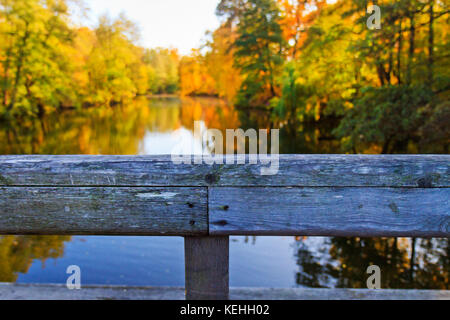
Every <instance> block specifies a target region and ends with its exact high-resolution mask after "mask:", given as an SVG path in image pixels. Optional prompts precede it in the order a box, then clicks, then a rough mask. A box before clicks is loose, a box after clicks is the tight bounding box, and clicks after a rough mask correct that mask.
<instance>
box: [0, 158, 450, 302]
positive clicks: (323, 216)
mask: <svg viewBox="0 0 450 320" xmlns="http://www.w3.org/2000/svg"><path fill="white" fill-rule="evenodd" d="M233 158H234V157H233ZM224 163H226V161H224ZM260 167H261V165H255V164H249V163H248V161H246V164H223V165H217V164H216V165H207V164H206V163H205V162H203V164H174V163H173V162H172V160H171V158H170V156H0V234H80V235H81V234H96V235H174V236H184V237H186V238H185V239H186V242H185V255H186V288H187V297H188V298H192V299H197V298H225V297H226V296H227V295H228V236H229V235H310V236H413V237H449V236H450V206H449V198H450V189H449V186H450V156H448V155H393V156H375V155H371V156H369V155H281V156H280V162H279V172H278V174H276V175H260ZM218 279H219V280H218ZM222 280H223V281H222Z"/></svg>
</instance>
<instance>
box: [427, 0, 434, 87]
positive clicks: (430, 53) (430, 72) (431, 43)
mask: <svg viewBox="0 0 450 320" xmlns="http://www.w3.org/2000/svg"><path fill="white" fill-rule="evenodd" d="M433 9H434V0H430V7H429V9H428V13H429V16H430V21H429V24H428V26H429V31H428V79H427V80H428V85H429V86H430V87H431V86H432V85H433V63H434V56H433V50H434V29H433V22H434V16H433V15H434V10H433Z"/></svg>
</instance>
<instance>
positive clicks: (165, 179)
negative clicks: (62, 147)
mask: <svg viewBox="0 0 450 320" xmlns="http://www.w3.org/2000/svg"><path fill="white" fill-rule="evenodd" d="M231 157H233V156H231ZM233 158H236V157H233ZM246 158H248V156H247V157H246ZM261 167H262V165H261V164H257V165H254V164H248V160H247V161H246V164H243V165H241V164H239V165H238V164H233V165H226V164H224V165H217V164H215V165H207V164H205V163H204V162H203V164H174V163H173V162H172V160H171V157H170V156H84V155H82V156H78V155H67V156H0V185H4V186H5V185H12V186H16V185H17V186H18V185H35V186H56V185H58V186H210V185H214V186H315V187H319V186H323V187H329V186H366V187H370V186H373V187H375V186H376V187H449V186H450V156H449V155H280V163H279V171H278V174H276V175H269V176H262V175H261ZM263 167H265V166H263Z"/></svg>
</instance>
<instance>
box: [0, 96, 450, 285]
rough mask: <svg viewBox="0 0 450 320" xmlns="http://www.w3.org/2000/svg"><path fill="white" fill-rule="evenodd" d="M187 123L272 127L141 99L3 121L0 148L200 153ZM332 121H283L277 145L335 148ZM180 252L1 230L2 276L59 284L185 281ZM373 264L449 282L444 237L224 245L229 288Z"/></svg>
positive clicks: (207, 109) (349, 281)
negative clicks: (73, 268) (77, 272)
mask: <svg viewBox="0 0 450 320" xmlns="http://www.w3.org/2000/svg"><path fill="white" fill-rule="evenodd" d="M194 121H202V126H204V127H205V128H215V129H220V130H223V131H224V130H225V129H232V128H239V127H241V128H243V129H247V128H255V129H261V128H270V124H269V123H270V116H269V115H268V114H267V113H265V112H262V111H255V110H253V111H248V110H247V111H245V112H244V111H237V110H235V109H234V108H233V107H231V106H228V105H226V104H225V103H223V102H221V101H219V100H215V99H206V98H197V99H193V98H187V99H182V100H180V99H175V98H170V99H150V100H148V99H144V98H142V99H139V100H137V101H136V102H135V103H133V104H132V105H128V106H122V107H115V108H113V109H111V108H102V109H90V110H87V111H86V110H84V111H83V112H79V111H75V110H71V111H65V112H62V113H59V114H52V115H49V116H47V117H45V118H43V119H33V120H27V121H25V122H20V125H14V124H8V125H6V124H0V142H1V143H0V154H170V153H171V151H172V150H173V148H174V147H176V146H177V145H179V144H190V145H192V146H193V148H194V150H195V151H198V150H201V149H202V142H201V141H196V140H195V139H194V135H193V128H194ZM334 126H335V123H333V122H330V121H328V122H322V123H320V124H314V125H313V124H310V125H308V124H305V125H303V126H301V127H299V128H295V129H292V128H288V127H287V126H284V127H282V129H281V132H280V140H281V141H280V152H281V153H339V152H340V146H339V142H338V141H337V140H335V139H334V138H333V136H332V134H331V131H332V129H333V127H334ZM413 249H414V250H413ZM183 255H184V250H183V239H182V238H179V237H98V236H72V237H69V236H64V237H63V236H0V282H22V283H35V282H42V283H65V282H66V279H67V276H68V275H67V274H66V268H67V267H68V266H69V265H78V266H80V268H81V272H82V279H81V280H82V284H124V285H125V284H126V285H164V286H183V285H184V261H183V260H184V258H183ZM371 264H376V265H378V266H380V268H381V272H382V287H383V288H430V289H431V288H446V289H449V288H450V286H449V273H450V247H449V245H448V239H407V238H398V239H394V238H382V239H379V238H377V239H374V238H366V239H360V238H337V237H335V238H323V237H317V238H314V237H232V238H231V243H230V285H231V286H253V287H258V286H262V287H263V286H270V287H294V286H306V287H361V288H364V287H366V279H367V277H368V275H367V274H366V269H367V266H369V265H371Z"/></svg>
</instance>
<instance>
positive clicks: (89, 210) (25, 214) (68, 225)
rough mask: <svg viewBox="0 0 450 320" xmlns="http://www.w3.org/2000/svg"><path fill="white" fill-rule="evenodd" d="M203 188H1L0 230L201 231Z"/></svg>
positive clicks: (203, 230) (204, 217) (203, 229)
mask: <svg viewBox="0 0 450 320" xmlns="http://www.w3.org/2000/svg"><path fill="white" fill-rule="evenodd" d="M206 198H207V191H206V188H203V187H198V188H182V187H134V188H123V187H114V188H112V187H0V234H54V235H57V234H79V235H84V234H86V235H88V234H96V235H181V236H184V235H202V234H207V233H208V224H207V203H206Z"/></svg>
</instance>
